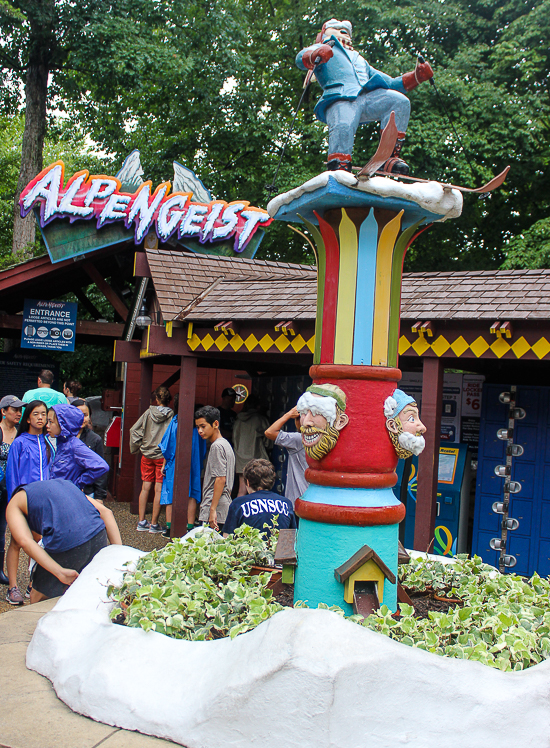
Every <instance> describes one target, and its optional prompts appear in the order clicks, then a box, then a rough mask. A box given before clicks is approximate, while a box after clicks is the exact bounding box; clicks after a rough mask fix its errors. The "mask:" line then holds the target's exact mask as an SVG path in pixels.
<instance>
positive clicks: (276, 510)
mask: <svg viewBox="0 0 550 748" xmlns="http://www.w3.org/2000/svg"><path fill="white" fill-rule="evenodd" d="M243 478H244V482H245V486H246V490H247V492H248V495H247V496H239V497H238V498H237V499H234V500H233V501H232V502H231V505H230V507H229V512H228V514H227V519H226V520H225V524H224V527H223V536H224V538H226V537H227V536H228V535H229V534H230V533H232V532H233V531H234V530H235V529H236V528H237V527H240V526H241V525H250V526H251V527H257V528H258V530H262V532H263V533H264V534H265V535H266V536H269V535H270V534H271V533H270V530H269V529H268V528H264V525H268V527H269V528H271V527H273V521H274V518H275V517H277V527H278V528H279V529H281V530H282V529H286V528H295V527H296V517H295V516H294V511H293V509H292V503H291V502H290V501H289V500H288V499H287V498H285V497H284V496H280V495H279V494H278V493H275V492H274V491H271V489H272V488H273V484H274V483H275V478H276V475H275V468H274V467H273V465H272V464H271V463H270V462H269V460H250V462H249V463H247V464H246V465H245V467H244V470H243Z"/></svg>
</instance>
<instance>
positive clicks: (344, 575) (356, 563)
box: [334, 545, 395, 584]
mask: <svg viewBox="0 0 550 748" xmlns="http://www.w3.org/2000/svg"><path fill="white" fill-rule="evenodd" d="M371 560H372V561H374V563H375V564H376V565H377V566H378V568H379V569H380V571H381V572H382V574H383V575H384V576H385V577H386V579H387V580H388V582H391V584H395V574H394V573H393V572H392V571H391V569H388V567H387V566H386V564H385V563H384V562H383V561H382V559H381V558H380V556H379V555H378V553H376V551H373V550H372V548H371V547H370V546H369V545H364V546H363V547H362V548H360V549H359V550H358V551H357V553H354V554H353V556H352V557H351V558H349V559H348V560H347V561H346V562H345V563H343V564H342V566H339V567H338V568H337V569H334V576H335V577H336V579H337V580H338V581H339V582H345V581H346V579H348V577H351V575H352V574H353V573H354V572H356V571H357V569H359V568H360V567H361V566H363V564H366V563H367V561H371Z"/></svg>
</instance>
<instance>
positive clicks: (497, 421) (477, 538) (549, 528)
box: [472, 384, 550, 576]
mask: <svg viewBox="0 0 550 748" xmlns="http://www.w3.org/2000/svg"><path fill="white" fill-rule="evenodd" d="M509 390H510V385H507V384H502V385H498V384H487V385H485V386H484V388H483V398H482V410H481V430H480V435H479V454H478V459H479V463H478V473H477V484H476V500H475V514H474V530H473V538H472V554H474V553H477V555H478V556H481V558H482V559H483V560H484V561H486V562H487V563H489V564H493V565H494V566H498V555H499V554H498V553H497V552H496V551H493V550H491V548H490V547H489V541H490V540H491V538H495V537H500V521H499V520H500V518H499V515H497V514H495V513H494V512H493V511H492V508H491V507H492V504H493V502H495V501H499V500H502V497H503V493H502V487H503V483H504V481H503V478H501V477H499V476H497V475H495V472H494V471H495V467H496V466H497V465H502V464H504V463H505V460H506V457H505V449H506V442H504V441H501V440H500V439H498V438H497V431H498V429H502V428H507V426H508V406H507V405H503V404H502V403H500V402H499V399H498V398H499V395H500V393H501V392H507V391H509ZM516 405H517V406H518V407H520V408H523V409H524V410H525V411H526V417H525V418H524V419H523V420H521V421H516V423H515V428H514V443H515V444H521V446H522V447H523V449H524V453H523V455H521V457H514V458H513V460H512V476H511V477H512V480H515V481H518V482H519V483H520V484H521V491H520V492H519V493H516V494H513V495H511V497H510V513H509V516H510V517H515V518H516V519H517V520H518V521H519V527H518V529H517V530H514V531H513V532H508V545H507V552H508V553H511V554H512V555H514V556H515V557H516V558H517V564H516V566H515V567H514V568H512V569H510V572H512V573H515V574H523V575H531V574H533V572H535V571H536V572H538V573H539V574H540V576H548V575H549V574H550V387H527V386H522V385H518V387H517V397H516Z"/></svg>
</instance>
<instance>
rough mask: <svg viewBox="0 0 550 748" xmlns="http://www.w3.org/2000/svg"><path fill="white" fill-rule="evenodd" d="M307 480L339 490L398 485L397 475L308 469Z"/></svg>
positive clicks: (393, 473) (392, 473)
mask: <svg viewBox="0 0 550 748" xmlns="http://www.w3.org/2000/svg"><path fill="white" fill-rule="evenodd" d="M305 478H306V480H307V481H308V482H309V483H315V485H317V486H334V487H337V488H393V486H395V484H396V483H397V473H395V472H394V471H393V470H392V472H391V473H333V472H331V471H330V470H315V468H308V469H307V470H306V473H305Z"/></svg>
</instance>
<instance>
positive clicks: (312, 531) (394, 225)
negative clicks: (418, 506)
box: [290, 188, 425, 613]
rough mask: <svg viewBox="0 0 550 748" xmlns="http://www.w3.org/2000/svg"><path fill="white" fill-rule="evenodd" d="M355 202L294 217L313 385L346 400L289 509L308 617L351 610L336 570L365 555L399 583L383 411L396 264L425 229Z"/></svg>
mask: <svg viewBox="0 0 550 748" xmlns="http://www.w3.org/2000/svg"><path fill="white" fill-rule="evenodd" d="M339 189H340V188H339ZM354 199H356V195H354ZM361 200H362V207H357V206H354V205H351V206H349V207H345V204H346V195H345V194H344V195H343V199H342V202H341V205H342V207H329V208H328V209H325V210H322V209H321V208H319V209H315V208H314V209H313V215H314V217H315V218H316V220H317V221H318V226H315V225H314V224H313V223H312V222H311V221H309V220H306V219H305V218H304V217H303V216H302V215H300V213H298V212H297V213H296V215H297V217H298V218H300V219H301V220H302V221H303V223H304V224H305V226H306V228H307V229H308V231H309V233H310V235H311V236H312V238H313V239H314V241H315V243H316V246H317V258H318V294H317V322H316V329H315V355H314V362H315V363H314V366H313V367H312V368H311V371H310V373H311V377H312V379H313V381H314V382H315V383H324V384H335V385H337V386H338V387H339V388H340V389H341V390H342V391H343V392H344V393H345V396H346V411H345V412H346V415H347V416H348V417H349V422H348V424H347V426H345V427H344V428H343V429H342V430H341V431H340V432H339V437H338V441H337V443H336V446H335V447H334V448H333V449H332V451H330V452H329V453H328V454H327V455H325V456H324V457H323V458H322V459H321V460H320V461H315V460H313V459H310V458H307V459H308V465H309V468H308V470H307V471H306V478H307V480H308V481H309V483H310V486H309V488H308V489H307V491H306V492H305V494H304V495H303V496H302V497H301V498H300V499H298V500H297V501H296V507H295V508H296V514H297V515H298V516H299V518H300V525H299V529H298V533H297V540H296V552H297V558H298V564H297V568H296V576H295V587H294V599H295V601H297V600H305V601H307V602H308V605H310V606H312V607H315V606H316V605H318V604H319V603H326V604H328V605H338V606H340V607H342V608H343V609H344V610H345V611H346V612H347V613H351V612H352V607H351V605H350V604H348V603H346V602H345V601H344V597H343V592H344V590H343V585H342V584H341V583H340V582H338V581H337V579H336V578H335V576H334V570H335V569H336V568H338V567H339V566H340V565H341V564H343V563H345V562H346V561H347V560H348V559H349V558H351V556H353V554H354V553H356V552H357V551H358V550H360V549H361V548H362V547H363V546H364V545H368V546H370V547H371V548H372V549H373V550H374V551H375V552H376V553H377V554H378V556H379V557H380V558H381V559H382V560H383V561H384V563H385V564H386V566H387V567H388V568H389V569H390V570H391V571H392V573H393V574H394V575H395V576H397V551H398V527H399V522H401V520H402V519H403V518H404V516H405V508H404V506H403V505H402V504H401V502H399V501H398V500H397V499H396V498H395V496H394V494H393V491H392V486H394V485H395V483H396V482H397V475H396V473H395V468H396V466H397V456H396V454H395V450H394V448H393V446H392V444H391V441H390V439H389V436H388V433H387V431H386V425H385V417H384V401H385V399H386V398H387V397H388V395H391V394H392V393H393V391H394V389H395V388H396V386H397V383H398V381H399V380H400V378H401V372H400V371H399V369H397V368H396V366H397V345H398V339H399V307H400V302H401V275H402V269H403V260H404V257H405V252H406V250H407V248H408V247H409V246H410V244H411V243H412V241H413V240H414V238H415V236H416V235H417V234H418V233H419V231H418V229H419V226H420V225H421V224H422V223H424V221H425V219H424V218H420V220H419V219H418V215H416V216H415V217H414V221H415V222H414V223H413V220H411V215H410V214H409V215H407V211H406V209H404V208H403V207H402V206H401V205H396V201H394V200H392V199H391V198H388V199H387V200H386V201H383V202H382V201H381V200H380V198H376V199H373V200H372V202H371V198H370V196H368V195H361ZM320 202H322V199H321V200H320ZM381 202H382V206H381ZM399 202H401V203H402V202H403V201H399ZM369 203H370V204H369ZM333 205H334V203H333ZM290 208H291V206H290ZM380 602H381V604H382V603H383V604H386V605H387V606H388V607H389V608H390V609H391V610H396V608H397V587H396V585H395V584H390V583H389V582H388V583H386V584H385V585H384V592H383V600H381V601H380Z"/></svg>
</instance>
